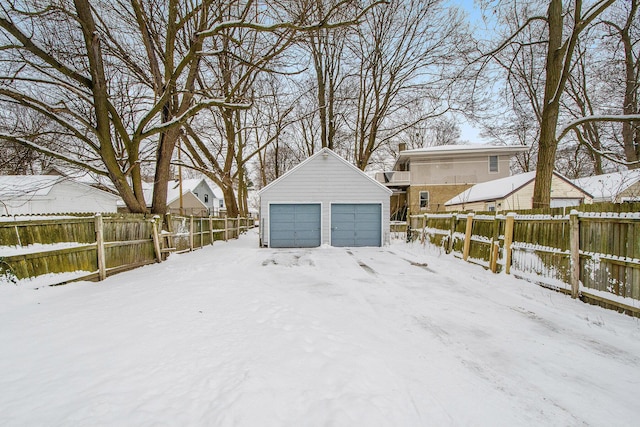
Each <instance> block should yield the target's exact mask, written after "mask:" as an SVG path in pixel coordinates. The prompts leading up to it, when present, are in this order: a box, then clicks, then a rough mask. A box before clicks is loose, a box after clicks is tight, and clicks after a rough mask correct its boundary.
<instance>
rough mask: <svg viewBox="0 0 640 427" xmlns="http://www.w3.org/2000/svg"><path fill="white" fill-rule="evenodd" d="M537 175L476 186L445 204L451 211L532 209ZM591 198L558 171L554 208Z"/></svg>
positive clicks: (499, 180) (522, 175)
mask: <svg viewBox="0 0 640 427" xmlns="http://www.w3.org/2000/svg"><path fill="white" fill-rule="evenodd" d="M535 179H536V173H535V172H527V173H522V174H519V175H513V176H509V177H506V178H501V179H496V180H493V181H488V182H483V183H480V184H476V185H474V186H473V187H471V188H469V189H467V190H465V191H463V192H462V193H460V194H458V195H457V196H455V197H453V198H452V199H450V200H448V201H447V202H446V203H445V207H446V210H448V211H506V210H518V209H531V208H532V207H533V187H534V184H535ZM591 202H592V197H591V195H590V194H589V193H588V192H586V191H585V190H583V189H582V188H580V187H578V186H577V185H575V184H574V183H573V182H571V180H569V179H567V178H565V177H563V176H562V175H560V174H559V173H557V172H554V173H553V177H552V179H551V207H552V208H557V207H563V206H578V205H580V204H581V203H591Z"/></svg>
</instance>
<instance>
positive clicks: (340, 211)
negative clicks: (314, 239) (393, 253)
mask: <svg viewBox="0 0 640 427" xmlns="http://www.w3.org/2000/svg"><path fill="white" fill-rule="evenodd" d="M381 234H382V207H381V205H379V204H333V205H331V246H381V245H382V238H381Z"/></svg>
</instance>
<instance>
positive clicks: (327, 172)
mask: <svg viewBox="0 0 640 427" xmlns="http://www.w3.org/2000/svg"><path fill="white" fill-rule="evenodd" d="M390 194H391V191H390V190H387V189H386V188H385V187H384V186H382V185H381V184H379V183H377V182H375V181H374V180H373V179H371V178H369V177H367V176H366V175H364V174H363V173H362V172H361V171H359V170H358V169H356V168H355V167H354V166H352V165H350V164H348V163H347V162H346V161H344V160H343V159H341V158H340V157H338V156H337V155H336V154H335V153H333V152H328V155H327V157H326V158H324V157H323V155H322V152H319V153H317V154H315V155H314V156H312V157H310V158H309V159H307V160H305V161H304V162H303V163H301V164H300V165H299V166H297V167H296V168H294V169H292V170H291V171H290V172H288V173H287V174H286V175H284V176H282V177H281V178H279V179H278V180H277V181H274V182H273V183H272V184H270V185H269V186H267V187H265V188H264V189H263V190H262V191H261V192H260V237H261V241H262V244H263V245H265V246H266V245H268V239H269V204H270V203H321V205H322V206H321V218H320V220H321V222H322V224H321V226H322V235H321V244H330V243H331V203H380V204H381V205H382V239H383V242H384V243H385V244H386V243H388V242H389V199H390Z"/></svg>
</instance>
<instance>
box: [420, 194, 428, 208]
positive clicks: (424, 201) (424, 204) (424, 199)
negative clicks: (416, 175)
mask: <svg viewBox="0 0 640 427" xmlns="http://www.w3.org/2000/svg"><path fill="white" fill-rule="evenodd" d="M428 208H429V192H428V191H421V192H420V209H428Z"/></svg>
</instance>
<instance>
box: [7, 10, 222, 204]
mask: <svg viewBox="0 0 640 427" xmlns="http://www.w3.org/2000/svg"><path fill="white" fill-rule="evenodd" d="M113 6H114V4H113V3H111V4H106V3H102V2H97V3H95V4H91V3H90V2H89V1H88V0H75V1H74V2H73V4H69V3H67V2H60V3H55V4H45V5H41V3H40V2H37V1H24V2H20V4H18V3H17V2H11V3H8V4H6V5H5V6H3V11H2V15H1V16H0V28H1V29H2V30H3V33H2V46H3V49H2V55H3V58H4V59H5V61H3V63H2V64H3V66H4V69H3V70H2V74H1V75H0V82H1V85H0V103H3V104H16V105H19V106H21V107H22V108H24V109H28V110H31V111H33V112H36V113H38V114H40V115H42V116H43V117H46V118H47V119H49V120H51V121H52V122H54V123H56V124H57V125H58V126H59V127H60V128H61V129H62V130H61V131H60V132H59V136H60V137H61V138H64V140H65V141H66V145H67V146H71V147H73V148H72V149H67V147H58V148H57V149H55V150H52V149H49V148H47V147H46V146H45V145H44V144H41V140H40V138H31V139H29V138H26V136H27V135H26V134H15V133H14V134H8V133H3V134H1V135H0V138H2V139H4V140H8V141H12V142H15V143H18V144H22V145H24V146H27V147H30V148H32V149H35V150H37V151H39V152H41V153H44V154H47V155H49V156H52V157H55V158H58V159H60V160H63V161H66V162H69V163H71V164H75V165H77V166H81V167H84V168H86V169H88V170H90V171H92V172H94V173H97V174H102V175H106V176H108V177H109V178H110V180H111V181H112V183H113V184H114V186H115V188H116V189H117V191H118V193H119V194H120V196H121V197H122V198H123V200H124V202H125V203H126V205H127V206H128V208H129V209H130V210H131V211H133V212H145V211H147V206H146V202H145V200H144V197H143V192H142V180H141V177H142V170H141V164H142V163H143V162H150V163H151V164H152V165H153V167H154V169H155V189H154V195H153V206H152V211H153V212H157V213H164V211H165V207H166V195H167V181H168V179H169V171H170V169H169V168H170V162H171V157H172V154H173V149H174V146H175V143H176V141H177V139H178V136H179V134H180V126H181V125H182V124H183V123H184V122H185V121H186V120H188V119H189V118H190V117H192V116H194V115H196V114H197V113H198V112H199V111H200V110H202V109H204V108H207V107H209V106H212V105H220V104H224V103H225V101H224V100H220V99H211V98H204V97H202V96H201V95H197V96H196V93H195V91H194V89H195V78H196V76H197V72H198V70H199V63H200V58H201V51H202V50H203V49H202V48H203V44H204V42H205V39H206V36H205V35H203V31H204V30H210V29H211V27H212V22H211V19H210V11H211V2H202V3H198V4H196V5H190V4H184V3H182V2H178V1H177V0H170V1H168V2H166V3H157V2H155V1H153V0H131V1H130V2H125V1H118V2H117V3H116V4H115V6H116V7H113ZM32 136H35V135H32ZM38 136H41V135H38ZM154 152H155V155H154V154H153V153H154Z"/></svg>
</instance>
